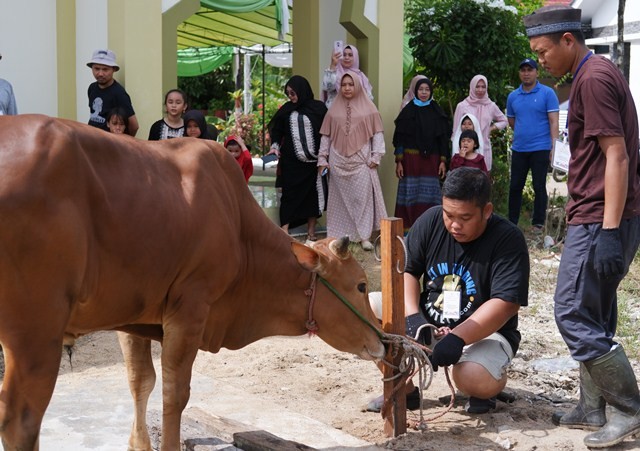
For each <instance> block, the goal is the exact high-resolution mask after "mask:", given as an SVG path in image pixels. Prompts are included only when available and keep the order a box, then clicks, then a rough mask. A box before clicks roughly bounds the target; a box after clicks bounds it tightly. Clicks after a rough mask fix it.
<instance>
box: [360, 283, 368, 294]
mask: <svg viewBox="0 0 640 451" xmlns="http://www.w3.org/2000/svg"><path fill="white" fill-rule="evenodd" d="M358 291H359V292H360V293H366V292H367V284H366V283H364V282H362V283H359V284H358Z"/></svg>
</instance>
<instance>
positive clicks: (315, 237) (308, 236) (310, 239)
mask: <svg viewBox="0 0 640 451" xmlns="http://www.w3.org/2000/svg"><path fill="white" fill-rule="evenodd" d="M307 241H318V237H317V236H315V235H307Z"/></svg>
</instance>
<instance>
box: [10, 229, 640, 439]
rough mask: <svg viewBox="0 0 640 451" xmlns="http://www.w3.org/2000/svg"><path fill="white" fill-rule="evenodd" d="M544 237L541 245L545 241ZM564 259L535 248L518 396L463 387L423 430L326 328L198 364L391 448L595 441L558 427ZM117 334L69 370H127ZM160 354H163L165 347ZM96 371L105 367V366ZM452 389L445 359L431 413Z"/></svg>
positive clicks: (564, 393) (573, 380)
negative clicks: (385, 399)
mask: <svg viewBox="0 0 640 451" xmlns="http://www.w3.org/2000/svg"><path fill="white" fill-rule="evenodd" d="M535 240H536V238H534V241H533V242H532V246H534V247H535V246H538V245H539V242H536V241H535ZM354 249H355V248H354ZM354 252H355V253H356V256H357V258H358V259H359V260H360V261H361V262H362V264H363V266H364V267H365V269H366V270H367V273H368V274H369V276H370V285H371V288H372V289H376V288H378V287H379V280H380V274H379V272H380V266H379V263H378V262H377V261H376V260H375V259H374V258H373V256H372V255H371V253H364V252H362V251H361V250H359V249H356V250H354ZM558 261H559V254H558V252H557V250H556V252H554V250H553V249H552V250H537V251H536V252H535V253H532V258H531V264H532V278H531V279H532V281H531V289H530V305H529V307H527V308H524V309H522V310H521V325H520V330H521V331H522V335H523V340H522V345H521V348H520V351H519V352H518V354H517V355H516V358H515V359H514V362H513V365H512V367H511V368H510V370H509V377H510V380H509V383H508V385H507V388H506V392H508V393H510V394H512V395H514V397H515V401H514V402H513V403H510V404H506V403H504V402H498V405H497V408H496V409H495V411H492V412H490V413H488V414H484V415H472V414H468V413H466V412H465V411H464V399H462V396H459V398H458V400H457V402H456V404H455V405H454V407H453V409H452V410H451V411H449V412H448V413H446V414H445V415H444V416H442V417H441V418H438V419H436V420H434V421H431V422H428V423H426V425H425V427H423V428H421V429H419V430H418V429H416V428H414V427H413V426H415V425H416V423H417V422H418V420H419V413H418V412H417V411H414V412H408V420H409V422H410V427H409V430H408V432H407V433H406V434H404V435H401V436H399V437H395V438H393V437H387V436H386V435H385V434H384V432H383V420H382V418H381V416H380V415H379V414H376V413H369V412H366V411H365V410H364V407H365V405H366V403H367V401H368V400H369V399H371V398H373V397H375V396H376V395H378V394H380V393H381V392H382V382H381V374H380V372H379V370H378V369H377V367H376V366H375V364H374V363H372V362H367V361H362V360H360V359H358V358H356V357H354V356H352V355H349V354H345V353H342V352H339V351H336V350H334V349H332V348H330V347H329V346H328V345H326V344H325V343H324V342H322V341H321V340H320V339H318V338H308V337H298V338H284V337H272V338H268V339H263V340H261V341H259V342H257V343H254V344H252V345H250V346H247V347H246V348H244V349H242V350H239V351H228V350H223V351H221V352H220V353H218V354H207V353H200V354H199V355H198V357H197V359H196V362H195V370H196V371H198V372H201V373H203V374H209V375H211V377H215V378H218V379H220V380H224V381H226V382H227V383H229V384H233V385H235V386H237V387H240V388H242V390H244V391H245V392H246V404H245V405H243V406H238V408H241V409H251V408H252V403H251V399H252V397H254V396H255V397H260V398H262V399H267V400H272V402H273V403H274V404H276V405H278V406H281V408H282V409H287V410H290V411H292V412H297V413H300V414H303V415H306V416H308V417H311V418H314V419H316V420H318V421H320V422H322V423H325V424H327V425H330V426H332V427H334V428H337V429H339V430H342V431H343V432H346V433H348V434H351V435H353V436H355V437H358V438H360V439H363V440H366V441H367V442H369V443H371V444H377V445H378V446H381V447H384V448H387V449H394V450H431V449H433V450H502V449H514V450H527V451H533V450H556V451H569V450H582V449H586V448H585V446H584V445H583V443H582V439H583V437H584V435H585V434H586V433H585V432H584V431H580V430H570V429H564V428H558V427H555V426H554V425H553V424H552V423H551V421H550V418H551V413H552V412H553V411H555V410H558V409H564V410H568V409H569V408H570V407H571V405H572V403H574V402H575V401H576V399H577V376H578V371H577V366H576V365H574V364H573V362H572V361H571V360H570V359H569V358H568V353H567V351H566V348H565V346H564V343H563V342H562V340H561V338H560V336H559V334H558V332H557V329H556V326H555V323H554V321H553V300H552V291H553V287H554V285H555V276H556V270H557V263H558ZM114 335H115V334H114V333H113V332H100V333H96V334H92V335H89V336H87V337H83V338H82V339H80V340H79V341H78V343H77V344H76V351H75V353H74V356H73V360H72V361H73V368H71V367H70V366H69V363H68V361H67V359H66V357H65V358H64V359H63V363H62V366H61V374H64V373H65V372H68V371H74V372H77V373H78V374H81V373H82V371H83V369H86V368H90V367H93V368H95V367H96V366H101V367H103V368H104V369H105V371H122V372H123V374H124V367H123V366H122V364H121V354H120V350H119V348H118V346H117V341H116V339H115V338H114ZM155 354H156V357H157V354H158V350H157V347H156V351H155ZM633 362H634V365H635V364H636V361H635V360H634V361H633ZM1 370H3V368H0V371H1ZM90 373H91V374H92V375H93V376H92V377H95V372H90ZM636 374H638V371H637V368H636ZM85 383H87V381H85ZM449 393H450V390H449V388H448V386H447V383H446V380H445V377H444V374H443V370H442V369H441V370H439V371H438V372H437V373H436V374H435V377H434V379H433V382H432V385H431V386H430V387H429V388H428V390H426V392H425V402H424V414H425V417H433V416H435V415H436V414H438V413H439V412H442V411H443V409H445V407H446V406H445V405H444V404H443V402H442V401H441V400H440V398H442V397H445V396H447V395H448V394H449ZM211 402H212V403H214V402H216V401H215V399H212V400H211ZM615 449H618V450H631V449H640V439H634V438H631V439H627V440H626V441H625V442H624V443H623V444H622V445H620V446H618V447H616V448H615Z"/></svg>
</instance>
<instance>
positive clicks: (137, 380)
mask: <svg viewBox="0 0 640 451" xmlns="http://www.w3.org/2000/svg"><path fill="white" fill-rule="evenodd" d="M118 341H119V342H120V348H121V349H122V355H123V356H124V362H125V364H126V366H127V375H128V378H129V389H130V390H131V396H132V397H133V404H134V417H133V426H132V427H131V435H130V436H129V450H131V451H151V440H150V439H149V430H148V429H147V404H148V402H149V396H150V395H151V392H152V391H153V387H154V385H155V383H156V372H155V369H154V368H153V360H152V358H151V340H149V339H147V338H140V337H136V336H134V335H130V334H128V333H126V332H118Z"/></svg>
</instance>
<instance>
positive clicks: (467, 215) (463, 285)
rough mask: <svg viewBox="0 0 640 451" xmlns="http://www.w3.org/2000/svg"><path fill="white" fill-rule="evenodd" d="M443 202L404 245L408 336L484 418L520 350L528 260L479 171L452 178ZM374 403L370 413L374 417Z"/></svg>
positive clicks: (410, 401) (411, 404) (412, 399)
mask: <svg viewBox="0 0 640 451" xmlns="http://www.w3.org/2000/svg"><path fill="white" fill-rule="evenodd" d="M442 197H443V199H442V206H437V207H433V208H431V209H429V210H428V211H427V212H425V213H424V214H423V215H422V216H420V218H418V220H417V221H416V223H415V224H414V225H413V226H412V227H411V229H410V230H409V234H408V235H407V238H406V244H407V250H408V260H407V269H406V271H405V274H404V296H405V315H406V328H407V335H409V336H411V337H417V339H418V340H419V341H421V342H422V343H424V344H426V345H427V346H429V347H431V348H432V349H433V354H432V363H433V365H434V367H435V366H449V365H453V368H452V376H453V380H454V382H455V384H456V386H457V388H458V389H459V390H460V391H462V392H463V393H465V394H466V395H468V396H469V403H468V404H467V406H466V410H467V412H469V413H486V412H488V411H489V410H490V409H492V408H495V405H496V395H497V394H498V393H500V391H501V390H502V389H503V388H504V387H505V385H506V383H507V374H506V368H507V366H508V365H509V363H510V362H511V359H512V358H513V356H514V354H515V353H516V351H517V350H518V346H519V344H520V332H519V331H518V329H517V327H518V310H519V308H520V306H526V305H527V303H528V299H527V298H528V290H529V253H528V250H527V246H526V242H525V240H524V236H523V235H522V232H521V231H520V230H519V229H518V228H517V227H516V226H514V225H513V224H511V223H510V222H509V221H508V220H506V219H505V218H502V217H500V216H497V215H494V214H493V205H492V204H491V202H490V198H491V182H490V180H489V178H488V176H487V175H486V174H485V173H484V172H482V171H480V170H479V169H475V168H467V167H463V168H459V169H456V170H454V171H452V172H450V173H449V174H448V175H447V179H446V180H445V182H444V185H443V187H442ZM421 278H422V289H421V287H420V279H421ZM427 324H429V325H432V326H435V328H436V329H435V331H434V333H433V334H432V333H430V331H431V330H432V328H429V327H422V326H424V325H427ZM416 395H418V392H417V389H415V390H414V391H413V392H411V393H409V394H408V395H407V407H408V408H418V407H419V402H420V398H419V395H418V396H416ZM376 401H379V400H374V401H372V402H371V403H369V405H368V406H367V407H368V410H376V409H375V407H376V406H375V405H374V404H375V403H376ZM416 401H417V402H416ZM380 404H381V403H380V402H378V405H380ZM378 410H379V409H378Z"/></svg>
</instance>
